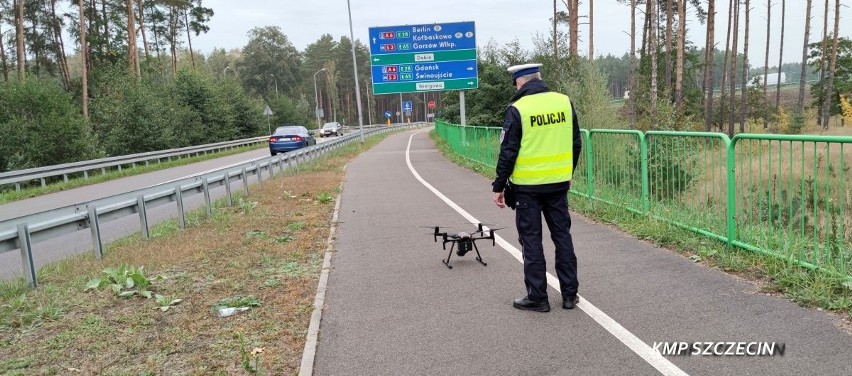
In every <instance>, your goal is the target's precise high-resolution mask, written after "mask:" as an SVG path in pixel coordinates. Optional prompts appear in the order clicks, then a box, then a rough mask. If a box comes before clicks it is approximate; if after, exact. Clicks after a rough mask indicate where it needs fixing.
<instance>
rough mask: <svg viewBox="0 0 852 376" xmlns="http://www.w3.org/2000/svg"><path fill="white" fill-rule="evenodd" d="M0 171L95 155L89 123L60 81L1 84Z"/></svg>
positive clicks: (77, 159)
mask: <svg viewBox="0 0 852 376" xmlns="http://www.w3.org/2000/svg"><path fill="white" fill-rule="evenodd" d="M0 134H2V135H3V137H0V172H4V171H11V170H19V169H25V168H32V167H39V166H45V165H51V164H59V163H68V162H74V161H79V160H84V159H87V158H89V157H91V156H92V155H93V154H94V148H93V144H94V143H93V142H92V138H91V133H90V131H89V126H88V124H86V121H85V120H84V119H83V116H82V114H81V112H80V109H79V107H77V106H76V105H75V104H74V100H73V98H72V97H71V95H70V94H69V93H67V92H65V91H64V90H63V89H62V87H60V85H59V83H58V82H56V81H51V80H37V79H31V80H28V81H26V82H24V83H21V82H17V81H15V82H9V83H6V84H5V85H0Z"/></svg>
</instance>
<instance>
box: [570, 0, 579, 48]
mask: <svg viewBox="0 0 852 376" xmlns="http://www.w3.org/2000/svg"><path fill="white" fill-rule="evenodd" d="M569 2H570V3H571V16H570V17H569V19H570V20H571V46H570V49H571V56H573V57H577V56H578V55H579V53H578V52H577V48H578V45H579V41H580V38H579V37H580V36H579V35H578V33H579V31H580V27H579V22H580V17H579V15H578V14H577V12H579V11H580V0H570V1H569Z"/></svg>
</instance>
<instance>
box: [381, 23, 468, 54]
mask: <svg viewBox="0 0 852 376" xmlns="http://www.w3.org/2000/svg"><path fill="white" fill-rule="evenodd" d="M474 29H475V27H474V23H473V22H450V23H441V24H438V23H436V24H426V25H405V26H380V27H371V28H370V54H372V55H380V54H391V53H401V52H422V51H446V50H463V49H470V48H476V32H475V30H474Z"/></svg>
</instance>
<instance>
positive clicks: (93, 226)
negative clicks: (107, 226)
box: [89, 205, 104, 260]
mask: <svg viewBox="0 0 852 376" xmlns="http://www.w3.org/2000/svg"><path fill="white" fill-rule="evenodd" d="M89 229H90V230H91V231H92V249H93V250H94V251H95V258H96V259H98V260H100V259H102V258H104V243H103V241H102V240H101V223H100V221H98V209H97V208H96V207H95V206H94V205H90V206H89Z"/></svg>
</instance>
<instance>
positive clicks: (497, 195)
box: [494, 192, 506, 209]
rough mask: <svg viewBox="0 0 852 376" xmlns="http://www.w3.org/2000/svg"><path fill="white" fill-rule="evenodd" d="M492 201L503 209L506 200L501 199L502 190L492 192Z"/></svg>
mask: <svg viewBox="0 0 852 376" xmlns="http://www.w3.org/2000/svg"><path fill="white" fill-rule="evenodd" d="M494 203H495V204H497V207H498V208H500V209H503V208H505V207H506V202H505V201H503V192H494Z"/></svg>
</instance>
